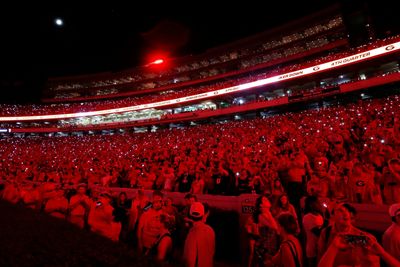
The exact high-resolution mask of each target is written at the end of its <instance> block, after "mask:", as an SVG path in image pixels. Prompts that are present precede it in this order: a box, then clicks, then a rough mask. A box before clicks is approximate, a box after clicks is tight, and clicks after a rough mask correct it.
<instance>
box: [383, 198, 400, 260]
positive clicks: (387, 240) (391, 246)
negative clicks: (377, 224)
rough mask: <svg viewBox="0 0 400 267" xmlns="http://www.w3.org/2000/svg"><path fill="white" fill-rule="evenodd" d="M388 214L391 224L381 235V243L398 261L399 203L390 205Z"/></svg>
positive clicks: (399, 244)
mask: <svg viewBox="0 0 400 267" xmlns="http://www.w3.org/2000/svg"><path fill="white" fill-rule="evenodd" d="M389 215H390V217H391V218H392V225H391V226H390V227H389V228H388V229H387V230H386V231H385V233H384V234H383V237H382V245H383V247H384V248H385V250H386V251H387V252H388V253H389V254H390V255H392V256H393V257H395V258H396V259H397V260H398V261H400V204H399V203H396V204H393V205H391V206H390V208H389Z"/></svg>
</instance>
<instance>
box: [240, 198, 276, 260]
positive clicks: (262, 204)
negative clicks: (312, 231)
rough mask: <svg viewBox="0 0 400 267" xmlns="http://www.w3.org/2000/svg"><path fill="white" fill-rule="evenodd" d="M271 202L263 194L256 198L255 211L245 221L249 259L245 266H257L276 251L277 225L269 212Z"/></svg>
mask: <svg viewBox="0 0 400 267" xmlns="http://www.w3.org/2000/svg"><path fill="white" fill-rule="evenodd" d="M270 209H271V203H270V202H269V200H268V198H267V197H265V196H259V197H258V198H257V200H256V204H255V211H254V213H253V215H252V216H251V217H249V219H248V221H247V222H246V225H245V227H246V232H247V233H248V235H249V238H250V239H249V248H250V251H249V259H248V264H247V266H249V267H250V266H258V265H259V264H262V263H263V262H264V261H265V260H266V259H267V258H270V257H272V256H273V255H275V254H276V252H277V251H278V242H279V240H278V225H277V223H276V221H275V219H274V217H273V216H272V214H271V211H270Z"/></svg>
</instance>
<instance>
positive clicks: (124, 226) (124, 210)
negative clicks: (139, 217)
mask: <svg viewBox="0 0 400 267" xmlns="http://www.w3.org/2000/svg"><path fill="white" fill-rule="evenodd" d="M131 205H132V203H131V201H129V200H128V197H127V195H126V193H125V192H121V193H119V195H118V199H117V200H116V201H114V203H113V207H114V211H113V215H114V218H115V221H116V222H120V223H121V235H120V238H119V240H122V241H126V239H127V237H128V231H129V210H130V209H131Z"/></svg>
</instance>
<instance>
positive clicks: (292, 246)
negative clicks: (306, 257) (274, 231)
mask: <svg viewBox="0 0 400 267" xmlns="http://www.w3.org/2000/svg"><path fill="white" fill-rule="evenodd" d="M278 226H279V232H280V234H281V238H282V242H281V245H280V247H279V251H278V253H277V254H276V255H275V256H274V257H273V258H272V260H271V261H272V262H273V263H274V264H275V265H278V266H284V267H301V266H303V250H302V248H301V244H300V242H299V240H298V239H297V238H296V237H295V235H296V234H297V232H298V231H299V229H298V225H297V222H296V219H295V218H294V217H293V215H292V214H290V213H285V214H281V215H280V216H279V217H278ZM267 266H268V265H267Z"/></svg>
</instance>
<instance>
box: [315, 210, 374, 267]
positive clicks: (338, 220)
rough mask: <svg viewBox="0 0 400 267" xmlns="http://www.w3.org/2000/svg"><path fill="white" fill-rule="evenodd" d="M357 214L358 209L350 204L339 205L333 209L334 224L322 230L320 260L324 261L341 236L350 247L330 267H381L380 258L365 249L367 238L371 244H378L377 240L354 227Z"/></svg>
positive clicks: (337, 256) (337, 255) (319, 249)
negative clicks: (328, 251)
mask: <svg viewBox="0 0 400 267" xmlns="http://www.w3.org/2000/svg"><path fill="white" fill-rule="evenodd" d="M356 213H357V212H356V209H355V208H354V207H353V206H351V205H350V204H348V203H339V204H337V205H336V206H335V207H334V208H333V210H332V219H333V223H332V224H331V225H329V226H327V227H326V228H325V229H324V230H322V231H321V234H320V236H319V240H318V259H322V257H323V255H324V254H325V253H326V252H327V250H328V249H329V248H330V245H331V244H332V242H334V240H335V238H336V237H337V236H341V238H343V239H344V240H345V241H346V242H347V243H348V244H349V246H346V247H342V248H340V249H339V250H338V251H337V252H336V253H335V257H334V260H333V263H332V265H330V266H335V267H336V266H343V265H344V266H369V267H378V266H380V261H379V257H378V256H377V255H376V254H374V253H371V251H370V250H368V249H367V248H366V247H365V244H366V241H364V238H367V239H368V240H370V241H368V242H369V243H371V242H376V238H375V237H374V236H373V235H371V234H369V233H367V232H364V231H361V230H360V229H358V228H356V227H355V226H353V221H354V219H355V215H356ZM343 242H344V241H343ZM318 266H322V265H320V264H319V265H318Z"/></svg>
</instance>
